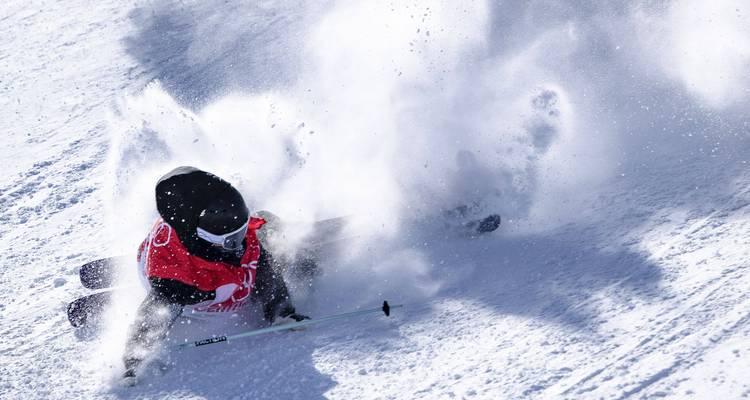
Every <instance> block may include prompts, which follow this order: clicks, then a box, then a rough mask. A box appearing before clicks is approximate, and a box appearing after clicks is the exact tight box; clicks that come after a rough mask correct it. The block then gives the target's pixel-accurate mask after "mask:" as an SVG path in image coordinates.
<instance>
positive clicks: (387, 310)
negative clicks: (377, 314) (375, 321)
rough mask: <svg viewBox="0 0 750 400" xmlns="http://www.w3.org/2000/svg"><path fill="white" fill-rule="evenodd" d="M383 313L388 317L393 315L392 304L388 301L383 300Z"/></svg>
mask: <svg viewBox="0 0 750 400" xmlns="http://www.w3.org/2000/svg"><path fill="white" fill-rule="evenodd" d="M383 313H385V316H386V317H390V316H391V306H389V305H388V302H387V301H383Z"/></svg>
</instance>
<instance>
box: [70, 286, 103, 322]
mask: <svg viewBox="0 0 750 400" xmlns="http://www.w3.org/2000/svg"><path fill="white" fill-rule="evenodd" d="M111 300H112V290H107V291H104V292H97V293H94V294H90V295H87V296H83V297H81V298H79V299H76V300H74V301H72V302H71V303H70V304H68V310H67V311H68V321H70V324H71V325H72V326H73V327H75V328H81V327H83V326H86V325H91V324H92V323H95V322H97V321H99V320H100V319H101V316H102V314H103V311H104V309H105V308H106V307H107V306H108V305H109V303H110V301H111Z"/></svg>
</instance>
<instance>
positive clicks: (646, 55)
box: [0, 0, 750, 399]
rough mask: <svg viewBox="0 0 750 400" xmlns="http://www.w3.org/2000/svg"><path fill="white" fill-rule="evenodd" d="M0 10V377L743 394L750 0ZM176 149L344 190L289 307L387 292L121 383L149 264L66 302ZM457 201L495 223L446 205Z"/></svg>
mask: <svg viewBox="0 0 750 400" xmlns="http://www.w3.org/2000/svg"><path fill="white" fill-rule="evenodd" d="M0 32H1V33H2V37H3V40H2V41H0V72H1V73H0V93H2V96H0V105H2V107H0V116H2V120H3V121H5V126H6V129H5V130H4V143H6V145H5V147H4V149H5V150H4V151H2V152H0V159H1V160H2V166H3V169H4V172H5V173H4V174H3V175H2V176H0V204H2V206H3V207H2V208H1V209H0V221H2V227H1V228H0V239H2V240H0V246H2V254H4V255H5V256H4V257H3V258H2V261H1V262H2V265H0V288H2V291H0V292H1V293H0V398H3V399H5V398H8V399H15V398H66V399H69V398H73V399H79V398H80V399H88V398H109V399H115V398H180V399H198V398H238V399H240V398H304V399H307V398H321V397H327V398H343V399H350V398H424V399H433V398H492V399H495V398H576V399H578V398H611V399H624V398H655V397H667V398H680V399H682V398H698V399H707V398H743V397H748V396H750V379H748V378H747V373H746V371H747V370H748V368H750V295H748V294H747V289H748V288H749V287H750V272H749V270H748V262H747V259H748V255H749V254H748V253H750V248H748V239H747V232H748V231H750V172H749V171H748V161H750V160H748V158H749V155H750V128H749V127H750V121H749V120H748V114H750V113H748V111H750V89H749V88H750V76H749V75H748V74H747V71H748V70H750V69H749V68H750V7H748V5H747V4H746V2H743V1H729V0H724V1H715V2H710V4H708V2H701V1H686V2H673V3H672V2H659V3H654V2H631V4H628V5H623V4H616V3H607V4H599V2H593V3H585V4H578V2H554V3H552V2H550V3H541V2H508V3H498V4H496V3H495V2H481V1H477V2H461V3H460V4H459V3H456V2H449V1H444V2H441V1H430V2H421V1H414V2H394V3H393V4H378V3H374V2H325V3H320V4H316V5H311V4H306V3H304V2H297V1H287V2H260V3H256V2H248V3H239V2H229V3H226V4H222V5H218V4H214V3H212V2H211V3H209V2H196V3H190V2H187V3H186V2H168V1H157V2H153V1H149V2H145V1H132V2H114V1H112V2H106V1H103V2H97V3H96V4H88V2H84V1H68V2H65V3H58V2H52V1H33V2H21V1H14V0H10V1H6V2H4V3H3V5H2V6H0ZM183 164H191V165H196V166H200V167H203V168H205V169H208V170H211V171H214V172H216V173H217V174H218V175H220V176H223V177H226V178H227V179H229V180H230V181H232V182H233V183H235V184H237V185H238V187H240V189H241V190H242V192H243V194H244V195H245V196H246V198H247V199H248V201H249V202H250V203H251V204H252V205H253V207H254V208H256V209H270V210H273V211H274V212H276V213H277V214H280V215H282V216H284V217H285V218H288V219H290V220H300V221H303V220H308V221H311V220H316V219H321V218H327V217H332V216H338V215H354V216H356V218H353V223H352V224H351V225H350V226H349V227H347V231H346V235H347V237H349V238H350V240H348V241H346V242H345V243H344V244H343V245H342V246H339V247H337V248H332V249H330V250H329V252H328V257H327V259H326V260H325V262H323V263H322V264H321V268H322V274H321V276H319V277H318V278H317V280H316V282H315V284H314V287H313V288H312V289H311V288H305V287H297V288H295V296H296V298H297V300H298V308H299V309H300V310H301V311H304V312H306V313H309V314H311V315H312V316H322V315H327V314H331V313H336V312H343V311H348V310H352V309H356V308H360V307H373V306H377V305H378V304H379V303H380V302H381V301H382V300H383V299H384V298H386V299H388V300H390V301H391V302H392V303H404V304H405V305H406V306H405V307H404V308H403V309H399V310H397V311H395V312H394V315H393V316H392V317H391V318H390V319H386V318H382V317H378V318H365V317H362V318H358V319H355V320H352V321H351V322H350V323H339V324H332V325H329V326H319V327H315V328H311V329H308V330H307V331H304V332H293V333H281V334H271V335H268V336H264V337H257V338H252V339H246V340H243V341H237V342H233V343H231V344H228V345H221V344H220V345H214V346H207V347H206V348H200V349H193V350H188V351H183V352H176V351H172V350H164V351H162V353H161V354H160V355H159V357H160V358H161V359H162V360H164V361H165V362H167V363H168V364H169V365H170V366H171V368H170V369H169V371H167V372H166V373H163V374H161V373H160V372H158V371H157V370H156V369H155V368H152V369H151V370H150V371H149V372H150V373H149V374H147V376H145V377H144V378H143V380H142V381H141V382H140V384H139V385H138V386H136V387H133V388H129V387H123V386H121V385H120V384H119V383H118V377H119V376H120V375H121V373H122V365H121V362H120V356H121V354H122V350H123V347H124V340H125V329H127V326H128V324H129V319H130V318H132V315H133V310H134V309H135V307H136V306H137V305H138V302H139V300H140V296H142V294H143V293H142V290H141V289H138V288H133V289H131V290H126V291H121V292H118V296H117V298H116V302H115V304H114V305H113V306H112V309H111V311H110V320H109V323H108V328H107V329H105V330H104V331H102V332H99V333H98V335H90V334H87V333H84V332H76V331H74V330H73V329H72V328H70V327H69V324H68V322H67V320H66V318H65V315H64V311H65V307H66V305H67V303H68V302H69V301H71V300H73V299H75V298H76V297H78V296H80V295H83V294H85V293H87V291H86V290H85V289H83V288H82V287H81V286H80V284H79V282H78V277H77V272H78V271H77V267H78V265H80V264H81V263H83V262H86V261H89V260H91V259H94V258H98V257H103V256H109V255H113V254H131V255H132V254H133V253H134V250H135V248H136V246H137V244H138V242H139V241H140V240H141V239H142V237H143V235H144V234H145V232H146V230H147V229H148V227H149V226H150V223H151V221H152V220H153V218H154V216H155V211H154V207H153V199H152V197H151V196H152V188H153V183H154V181H155V179H156V178H157V177H158V176H160V175H161V174H163V173H164V172H166V171H168V170H169V169H171V168H172V167H174V166H177V165H183ZM467 203H468V204H472V205H473V206H474V207H475V210H476V213H477V214H482V213H486V212H488V211H498V212H500V213H501V214H502V215H503V218H504V220H503V226H502V227H501V229H500V230H499V231H498V232H495V233H493V234H491V235H487V236H484V237H478V238H470V237H467V236H466V235H461V234H459V233H457V232H455V231H453V230H451V229H447V228H446V223H445V219H444V218H443V217H442V214H443V213H442V210H450V209H452V208H454V207H456V206H459V205H461V204H467ZM134 275H135V273H134V265H129V264H127V263H126V264H124V265H121V277H120V280H119V283H120V284H132V283H134V281H135V278H134ZM248 323H249V325H253V324H254V322H253V321H252V320H250V321H248ZM237 329H238V328H237V327H234V326H232V324H230V325H229V326H223V327H218V326H212V325H209V324H202V323H197V322H192V323H190V324H188V323H187V321H181V323H180V324H179V325H178V326H177V327H176V329H175V335H176V336H180V337H188V338H194V339H198V338H201V337H203V336H206V335H210V334H211V333H223V332H226V331H232V330H237Z"/></svg>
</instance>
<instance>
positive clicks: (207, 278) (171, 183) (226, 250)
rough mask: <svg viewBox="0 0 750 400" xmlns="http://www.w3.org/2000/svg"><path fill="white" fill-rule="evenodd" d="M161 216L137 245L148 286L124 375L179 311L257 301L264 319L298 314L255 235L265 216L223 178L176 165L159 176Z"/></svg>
mask: <svg viewBox="0 0 750 400" xmlns="http://www.w3.org/2000/svg"><path fill="white" fill-rule="evenodd" d="M156 207H157V210H158V212H159V215H160V217H161V218H160V219H159V220H157V222H156V224H155V225H154V227H153V228H152V230H151V232H150V233H149V235H148V237H147V238H146V239H145V240H144V241H143V243H142V244H141V246H140V248H139V252H138V253H139V254H138V262H139V265H140V266H141V273H142V276H143V277H144V278H146V279H147V281H148V285H149V292H148V295H147V296H146V298H145V299H144V300H143V302H142V303H141V305H140V307H139V308H138V312H137V316H136V318H135V321H134V322H133V324H132V325H131V328H130V330H129V333H128V340H127V344H126V347H125V354H124V356H123V361H124V363H125V375H124V377H125V379H126V380H130V381H132V382H131V383H134V380H135V376H136V372H137V369H138V367H139V365H140V364H141V363H142V361H143V360H144V359H145V358H146V357H147V356H148V354H149V353H150V352H151V350H153V348H154V346H155V345H156V344H157V343H158V341H159V340H161V339H162V338H163V337H164V336H165V335H166V334H167V333H168V332H169V329H170V327H171V326H172V324H173V323H174V321H175V319H177V317H179V316H180V315H187V316H190V315H194V314H195V315H196V316H198V315H201V316H206V315H222V314H223V315H228V314H236V313H241V312H242V311H243V310H246V309H247V308H249V307H248V305H249V303H250V300H254V301H257V302H258V303H260V306H261V308H262V311H263V316H264V319H265V320H266V321H267V322H268V323H269V324H270V323H273V322H274V320H275V319H276V318H277V317H282V318H291V319H294V320H296V321H301V320H303V319H308V317H307V316H304V315H301V314H298V313H296V311H295V308H294V306H293V305H292V302H291V299H290V297H289V293H288V290H287V287H286V284H285V283H284V280H283V278H282V277H281V272H280V268H279V267H280V266H279V265H278V264H277V263H276V262H274V259H273V257H272V255H271V254H270V253H269V252H268V251H267V249H265V248H264V247H263V246H262V245H261V242H260V240H259V239H258V233H259V230H261V229H262V227H263V225H264V224H265V223H266V221H265V220H264V219H263V218H260V217H251V216H250V215H249V211H248V208H247V206H246V205H245V201H244V199H243V198H242V195H241V194H240V193H239V192H238V191H237V190H236V189H235V188H234V187H232V185H230V184H229V183H228V182H226V181H224V180H223V179H221V178H219V177H217V176H215V175H213V174H210V173H208V172H205V171H201V170H199V169H196V168H193V167H179V168H176V169H174V170H173V171H171V172H169V173H168V174H167V175H165V176H163V177H162V178H161V179H159V181H158V183H157V185H156Z"/></svg>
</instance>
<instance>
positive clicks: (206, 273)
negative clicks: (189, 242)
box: [138, 217, 266, 313]
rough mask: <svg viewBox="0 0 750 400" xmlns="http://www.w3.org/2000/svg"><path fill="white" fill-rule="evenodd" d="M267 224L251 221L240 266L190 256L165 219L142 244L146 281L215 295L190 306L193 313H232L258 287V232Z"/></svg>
mask: <svg viewBox="0 0 750 400" xmlns="http://www.w3.org/2000/svg"><path fill="white" fill-rule="evenodd" d="M265 222H266V221H265V220H263V219H261V218H253V217H251V218H250V220H249V224H248V229H247V234H246V235H245V243H246V247H245V253H244V254H243V255H242V258H241V261H240V267H237V266H235V265H231V264H228V263H224V262H213V261H208V260H205V259H203V258H200V257H198V256H196V255H192V254H190V253H189V252H188V251H187V249H186V248H185V246H184V245H183V244H182V243H181V242H180V240H179V238H178V237H177V233H176V232H175V230H174V229H173V228H172V227H171V226H169V224H167V223H166V222H164V220H162V219H159V220H158V221H157V222H156V224H154V227H153V229H152V230H151V233H150V234H149V235H148V237H147V238H146V240H144V241H143V243H141V246H140V248H139V251H138V261H139V263H140V264H141V265H143V272H144V273H145V275H146V277H147V278H162V279H173V280H177V281H179V282H182V283H184V284H187V285H190V286H194V287H196V288H197V289H199V290H201V291H208V292H210V291H214V292H215V294H216V297H215V299H214V300H210V301H205V302H202V303H199V304H195V305H193V306H188V307H187V308H190V309H191V312H192V313H216V312H233V311H236V310H238V309H239V308H241V307H244V306H245V305H246V304H247V302H248V297H249V296H250V293H251V292H252V289H253V286H254V284H255V275H256V268H257V267H258V259H259V257H260V242H259V241H258V237H257V235H256V231H257V230H258V229H259V228H260V227H261V226H263V224H265Z"/></svg>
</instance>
